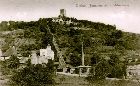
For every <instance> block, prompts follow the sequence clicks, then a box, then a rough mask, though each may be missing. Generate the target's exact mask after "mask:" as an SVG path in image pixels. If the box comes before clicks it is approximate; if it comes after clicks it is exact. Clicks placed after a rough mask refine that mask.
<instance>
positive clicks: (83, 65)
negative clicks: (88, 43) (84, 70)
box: [82, 37, 85, 66]
mask: <svg viewBox="0 0 140 86" xmlns="http://www.w3.org/2000/svg"><path fill="white" fill-rule="evenodd" d="M84 60H85V59H84V48H83V37H82V66H85V64H84Z"/></svg>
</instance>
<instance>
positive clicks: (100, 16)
mask: <svg viewBox="0 0 140 86" xmlns="http://www.w3.org/2000/svg"><path fill="white" fill-rule="evenodd" d="M60 9H66V16H68V17H75V18H77V19H84V20H89V21H93V22H101V23H105V24H110V25H116V27H117V29H120V30H123V31H126V32H134V33H140V24H139V23H140V16H139V14H140V0H0V21H9V20H13V21H37V20H38V19H39V18H49V17H57V16H58V15H59V13H60V12H59V10H60Z"/></svg>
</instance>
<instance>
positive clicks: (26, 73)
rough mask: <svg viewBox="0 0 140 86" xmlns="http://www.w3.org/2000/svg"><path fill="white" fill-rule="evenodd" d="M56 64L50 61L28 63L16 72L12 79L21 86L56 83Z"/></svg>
mask: <svg viewBox="0 0 140 86" xmlns="http://www.w3.org/2000/svg"><path fill="white" fill-rule="evenodd" d="M53 78H54V66H53V62H52V61H50V62H49V63H48V64H37V65H28V66H27V67H25V68H23V69H20V70H19V71H18V72H16V73H15V74H14V75H13V76H12V78H11V80H12V82H13V83H14V84H17V85H19V86H46V85H52V84H55V81H54V79H53Z"/></svg>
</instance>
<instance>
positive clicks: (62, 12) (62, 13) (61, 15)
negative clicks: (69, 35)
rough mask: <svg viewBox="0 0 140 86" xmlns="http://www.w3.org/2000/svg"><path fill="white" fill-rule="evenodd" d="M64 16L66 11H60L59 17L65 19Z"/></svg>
mask: <svg viewBox="0 0 140 86" xmlns="http://www.w3.org/2000/svg"><path fill="white" fill-rule="evenodd" d="M65 16H66V10H65V9H60V17H65Z"/></svg>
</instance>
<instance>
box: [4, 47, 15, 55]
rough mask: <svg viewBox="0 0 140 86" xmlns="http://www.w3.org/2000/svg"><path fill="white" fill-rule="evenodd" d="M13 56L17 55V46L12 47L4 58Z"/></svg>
mask: <svg viewBox="0 0 140 86" xmlns="http://www.w3.org/2000/svg"><path fill="white" fill-rule="evenodd" d="M11 55H17V51H16V48H15V46H13V47H10V48H9V49H8V50H7V51H6V52H5V53H4V54H3V55H2V56H11Z"/></svg>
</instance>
